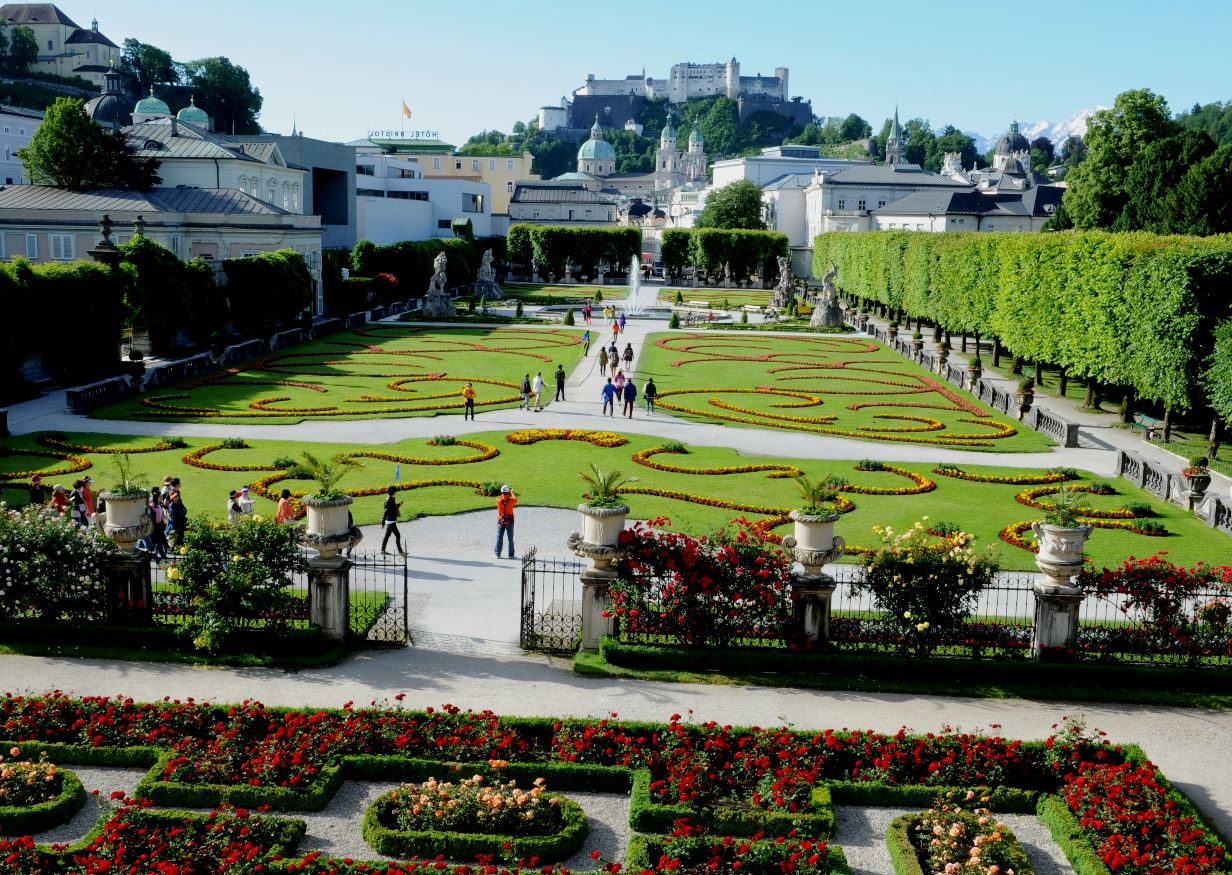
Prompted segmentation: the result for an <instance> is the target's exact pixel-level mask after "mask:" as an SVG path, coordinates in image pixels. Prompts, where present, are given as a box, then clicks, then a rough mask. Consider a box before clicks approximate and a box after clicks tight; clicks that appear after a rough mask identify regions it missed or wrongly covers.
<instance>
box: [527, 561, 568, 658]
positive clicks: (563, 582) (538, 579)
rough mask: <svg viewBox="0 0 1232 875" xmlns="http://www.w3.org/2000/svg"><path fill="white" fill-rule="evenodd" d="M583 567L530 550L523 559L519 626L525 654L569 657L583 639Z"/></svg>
mask: <svg viewBox="0 0 1232 875" xmlns="http://www.w3.org/2000/svg"><path fill="white" fill-rule="evenodd" d="M582 567H583V566H582V563H581V562H580V561H578V560H576V559H563V558H555V557H541V556H539V554H538V552H537V550H535V549H534V548H531V549H530V550H529V551H527V552H526V553H524V554H523V556H522V623H521V631H520V634H519V638H518V640H519V642H520V643H521V646H522V647H523V648H524V649H526V650H540V651H544V652H546V653H572V652H574V651H576V650H577V648H578V644H579V643H580V642H581V639H582V581H581V577H580V575H581V572H582Z"/></svg>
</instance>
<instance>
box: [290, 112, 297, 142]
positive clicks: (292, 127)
mask: <svg viewBox="0 0 1232 875" xmlns="http://www.w3.org/2000/svg"><path fill="white" fill-rule="evenodd" d="M297 133H298V131H296V130H295V113H291V136H292V137H294V136H296V134H297Z"/></svg>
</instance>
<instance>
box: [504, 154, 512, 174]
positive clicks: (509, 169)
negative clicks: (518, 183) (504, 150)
mask: <svg viewBox="0 0 1232 875" xmlns="http://www.w3.org/2000/svg"><path fill="white" fill-rule="evenodd" d="M505 169H506V170H508V171H509V172H510V173H513V159H512V158H510V159H509V160H508V161H507V162H506V163H505Z"/></svg>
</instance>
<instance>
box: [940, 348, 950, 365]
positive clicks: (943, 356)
mask: <svg viewBox="0 0 1232 875" xmlns="http://www.w3.org/2000/svg"><path fill="white" fill-rule="evenodd" d="M949 360H950V345H949V344H948V343H939V344H937V366H938V368H942V367H945V363H946V362H947V361H949Z"/></svg>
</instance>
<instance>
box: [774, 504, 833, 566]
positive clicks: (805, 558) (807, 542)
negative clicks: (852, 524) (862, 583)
mask: <svg viewBox="0 0 1232 875" xmlns="http://www.w3.org/2000/svg"><path fill="white" fill-rule="evenodd" d="M838 517H839V515H838V514H837V513H828V514H825V515H822V516H814V515H812V514H806V513H802V512H801V511H798V510H793V511H792V512H791V520H792V522H794V523H795V533H794V535H793V536H792V538H791V539H790V541H791V543H788V539H786V538H785V539H783V546H784V547H787V548H788V549H789V550H791V551H792V553H793V555H794V556H795V559H796V561H797V562H799V563H800V564H801V565H803V566H805V568H806V569H807V568H813V567H816V568H820V567H821V566H822V565H825V564H826V563H828V562H833V561H835V560H836V559H838V558H839V557H841V556H842V555H843V553H844V552H845V550H846V548H847V544H846V542H845V541H844V540H843V539H842V538H839V537H836V536H835V534H834V523H835V522H836V521H837V520H838Z"/></svg>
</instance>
